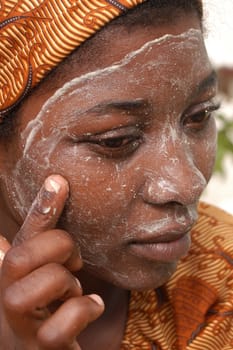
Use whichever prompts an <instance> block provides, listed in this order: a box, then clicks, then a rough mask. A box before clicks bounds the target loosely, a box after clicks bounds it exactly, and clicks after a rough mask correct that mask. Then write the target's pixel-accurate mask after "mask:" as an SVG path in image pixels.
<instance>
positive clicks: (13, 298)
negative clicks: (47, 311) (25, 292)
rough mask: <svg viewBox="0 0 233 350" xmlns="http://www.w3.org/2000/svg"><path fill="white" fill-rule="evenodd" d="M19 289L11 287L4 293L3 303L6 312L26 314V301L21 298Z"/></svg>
mask: <svg viewBox="0 0 233 350" xmlns="http://www.w3.org/2000/svg"><path fill="white" fill-rule="evenodd" d="M21 295H22V294H21V293H19V290H18V288H15V287H14V286H10V287H8V288H6V289H5V290H4V291H3V292H2V301H3V305H4V308H5V310H7V311H8V312H13V313H14V314H19V313H24V311H25V305H24V300H23V299H22V298H21V297H20V296H21Z"/></svg>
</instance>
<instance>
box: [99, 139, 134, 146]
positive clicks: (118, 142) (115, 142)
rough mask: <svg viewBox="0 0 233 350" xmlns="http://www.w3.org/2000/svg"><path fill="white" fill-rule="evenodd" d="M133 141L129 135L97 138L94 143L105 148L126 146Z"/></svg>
mask: <svg viewBox="0 0 233 350" xmlns="http://www.w3.org/2000/svg"><path fill="white" fill-rule="evenodd" d="M134 141H136V140H135V139H134V138H130V137H113V138H109V139H105V140H99V141H96V142H95V143H96V144H98V145H100V146H103V147H107V148H120V147H124V146H127V145H129V144H130V143H131V142H134Z"/></svg>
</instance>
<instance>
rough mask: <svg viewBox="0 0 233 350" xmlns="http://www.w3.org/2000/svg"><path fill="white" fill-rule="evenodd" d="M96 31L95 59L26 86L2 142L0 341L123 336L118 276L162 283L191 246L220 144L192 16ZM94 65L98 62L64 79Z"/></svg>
mask: <svg viewBox="0 0 233 350" xmlns="http://www.w3.org/2000/svg"><path fill="white" fill-rule="evenodd" d="M179 14H180V13H179ZM155 16H156V10H155ZM175 18H176V19H175ZM191 28H194V29H196V31H194V32H193V31H190V30H191ZM197 30H199V32H197ZM168 33H169V34H172V36H171V37H168V38H167V37H166V38H164V39H163V40H162V41H160V42H158V41H154V40H155V39H158V38H160V37H161V36H163V35H166V34H168ZM103 36H104V43H105V45H103V47H102V49H101V53H100V57H99V58H98V63H96V59H95V60H93V61H92V60H90V61H88V65H87V64H85V63H84V64H83V65H82V66H81V67H80V66H79V65H78V64H73V65H70V64H67V65H66V64H64V66H63V74H62V75H59V73H58V74H57V76H56V79H54V80H51V81H50V82H49V83H48V84H45V83H42V84H41V85H40V87H39V88H38V89H37V90H35V92H34V93H33V94H32V95H31V96H30V97H29V98H28V99H27V100H25V102H24V104H23V106H22V108H21V110H20V111H19V116H18V118H19V124H20V128H19V130H18V134H17V136H16V137H15V139H14V142H12V143H9V144H7V145H6V144H4V145H3V144H1V173H2V174H3V175H2V186H1V187H2V188H1V190H2V204H1V205H2V208H1V218H2V227H3V232H5V236H6V237H7V239H8V240H9V241H10V242H11V244H12V247H11V248H10V249H9V250H8V253H7V254H6V256H5V259H4V261H3V264H2V270H1V291H2V294H1V295H2V299H1V333H0V338H1V345H0V349H6V348H7V349H9V350H13V349H14V350H15V349H16V350H29V349H38V350H47V349H48V350H50V349H62V350H77V349H80V347H81V348H82V349H84V350H91V349H111V350H115V349H120V344H121V341H122V337H123V334H124V327H125V322H126V319H127V305H128V297H129V292H128V290H131V289H134V290H146V289H149V288H158V287H159V286H161V285H163V284H164V283H166V282H167V280H168V279H169V278H170V276H171V275H172V273H173V272H174V271H175V269H176V266H177V263H178V261H179V260H180V258H181V257H182V256H183V255H185V254H187V251H188V248H189V244H190V242H189V231H190V229H191V227H192V225H193V224H194V222H195V220H196V207H197V203H198V200H199V197H200V195H201V193H202V191H203V190H204V188H205V186H206V183H207V182H208V180H209V178H210V176H211V172H212V168H213V163H214V157H215V145H216V130H215V123H214V120H213V118H212V116H211V111H212V110H214V109H215V108H216V106H215V104H214V102H213V98H214V96H215V94H216V79H215V75H214V73H213V71H212V68H211V65H210V63H209V60H208V57H207V54H206V51H205V49H204V44H203V38H202V35H201V34H200V20H199V18H198V17H197V15H196V13H190V14H189V16H187V14H185V16H184V15H183V16H182V15H180V16H174V21H173V22H170V23H164V24H163V25H162V26H160V27H157V28H156V27H155V28H154V27H153V28H151V27H148V28H147V27H145V28H144V27H143V28H139V27H135V28H134V29H131V30H130V31H128V30H127V29H125V28H124V27H117V28H114V27H113V28H111V27H109V28H108V30H106V31H105V32H104V33H103ZM113 37H114V46H113V45H111V42H112V38H113ZM96 40H98V39H96ZM148 43H149V44H148ZM143 45H146V46H145V47H144V48H143ZM148 47H149V49H148ZM137 50H139V51H137ZM136 51H137V52H136ZM132 53H134V54H132ZM127 54H131V56H130V57H131V58H130V59H129V60H128V61H127V60H124V57H125V56H126V55H127ZM116 62H117V64H118V66H119V67H116V68H114V69H115V70H114V69H113V70H111V69H109V68H107V67H111V66H112V65H116ZM119 62H120V63H119ZM96 64H98V67H96ZM138 67H140V69H139V68H138ZM97 68H98V69H107V73H108V74H104V73H103V71H102V73H98V75H96V73H95V74H94V75H92V79H85V80H83V81H80V80H79V81H74V82H73V85H72V86H71V85H69V87H68V86H67V85H65V87H64V84H66V83H67V82H70V81H71V80H72V79H75V78H76V77H80V76H81V75H82V74H86V73H88V72H92V71H95V70H96V69H97ZM126 81H127V84H126ZM62 87H63V90H59V91H57V89H60V88H62ZM61 92H62V94H61ZM54 93H56V95H55V96H54ZM58 95H59V96H60V97H59V98H58V97H57V96H58ZM52 96H53V98H52V99H51V97H52ZM32 106H33V108H32ZM38 113H39V114H38ZM30 121H33V123H34V124H33V128H31V124H28V123H30ZM32 130H34V132H33V133H32ZM161 135H162V136H161ZM45 151H46V152H47V153H44V152H45ZM6 164H7V165H6ZM32 169H33V171H32ZM51 174H53V175H51ZM54 174H59V175H54ZM46 178H47V180H45V183H44V179H46ZM51 180H52V182H51ZM43 183H44V184H43ZM45 186H46V187H47V190H45ZM21 193H23V200H22V197H21ZM37 193H39V194H37ZM34 198H36V199H35V200H34ZM31 203H33V204H31ZM63 209H64V210H63ZM151 237H152V238H151ZM174 242H176V243H174ZM7 249H8V247H7V246H6V250H7ZM76 278H78V280H79V282H80V284H81V286H82V287H80V286H79V284H78V283H77V281H76ZM93 294H94V296H93ZM96 294H98V295H100V296H101V298H102V299H100V298H98V297H97V296H96ZM101 300H103V301H101ZM104 305H105V311H104ZM101 315H102V316H101ZM64 319H65V320H66V321H65V322H64ZM96 319H97V320H96ZM94 320H96V321H95V322H93V321H94ZM87 325H88V326H87Z"/></svg>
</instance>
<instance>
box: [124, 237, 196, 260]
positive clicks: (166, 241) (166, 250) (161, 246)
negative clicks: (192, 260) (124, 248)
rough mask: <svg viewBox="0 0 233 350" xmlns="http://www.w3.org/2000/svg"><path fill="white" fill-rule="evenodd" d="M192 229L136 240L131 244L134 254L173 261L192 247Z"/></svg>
mask: <svg viewBox="0 0 233 350" xmlns="http://www.w3.org/2000/svg"><path fill="white" fill-rule="evenodd" d="M190 245H191V239H190V231H188V232H185V233H183V234H177V233H169V234H164V235H161V236H160V237H156V238H154V239H153V238H152V237H151V238H150V239H148V240H135V241H132V242H131V243H130V244H129V250H130V252H131V253H132V254H133V255H136V256H138V257H139V258H144V259H146V260H150V261H156V262H164V263H169V262H170V263H171V262H175V261H178V260H180V259H181V258H182V257H184V256H185V255H186V254H187V253H188V250H189V248H190Z"/></svg>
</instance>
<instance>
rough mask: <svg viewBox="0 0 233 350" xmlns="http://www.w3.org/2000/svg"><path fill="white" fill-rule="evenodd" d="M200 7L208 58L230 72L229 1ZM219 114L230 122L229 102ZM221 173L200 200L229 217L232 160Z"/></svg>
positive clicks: (232, 11) (232, 15)
mask: <svg viewBox="0 0 233 350" xmlns="http://www.w3.org/2000/svg"><path fill="white" fill-rule="evenodd" d="M204 6H205V28H206V45H207V50H208V52H209V56H210V58H211V60H212V62H213V64H214V65H215V66H216V68H220V67H231V68H232V72H233V0H204ZM232 81H233V80H232ZM222 111H223V113H224V115H226V116H227V117H228V118H229V119H230V120H232V119H233V98H232V99H228V100H224V101H223V104H222ZM232 138H233V135H232ZM224 169H225V172H226V175H225V176H222V175H214V176H213V178H212V180H211V182H210V184H209V186H208V188H207V190H206V192H205V193H204V196H203V199H204V200H206V201H207V202H209V203H212V204H215V205H217V206H219V207H222V208H223V209H225V210H227V211H228V212H230V213H232V214H233V158H232V156H226V157H225V159H224Z"/></svg>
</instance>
